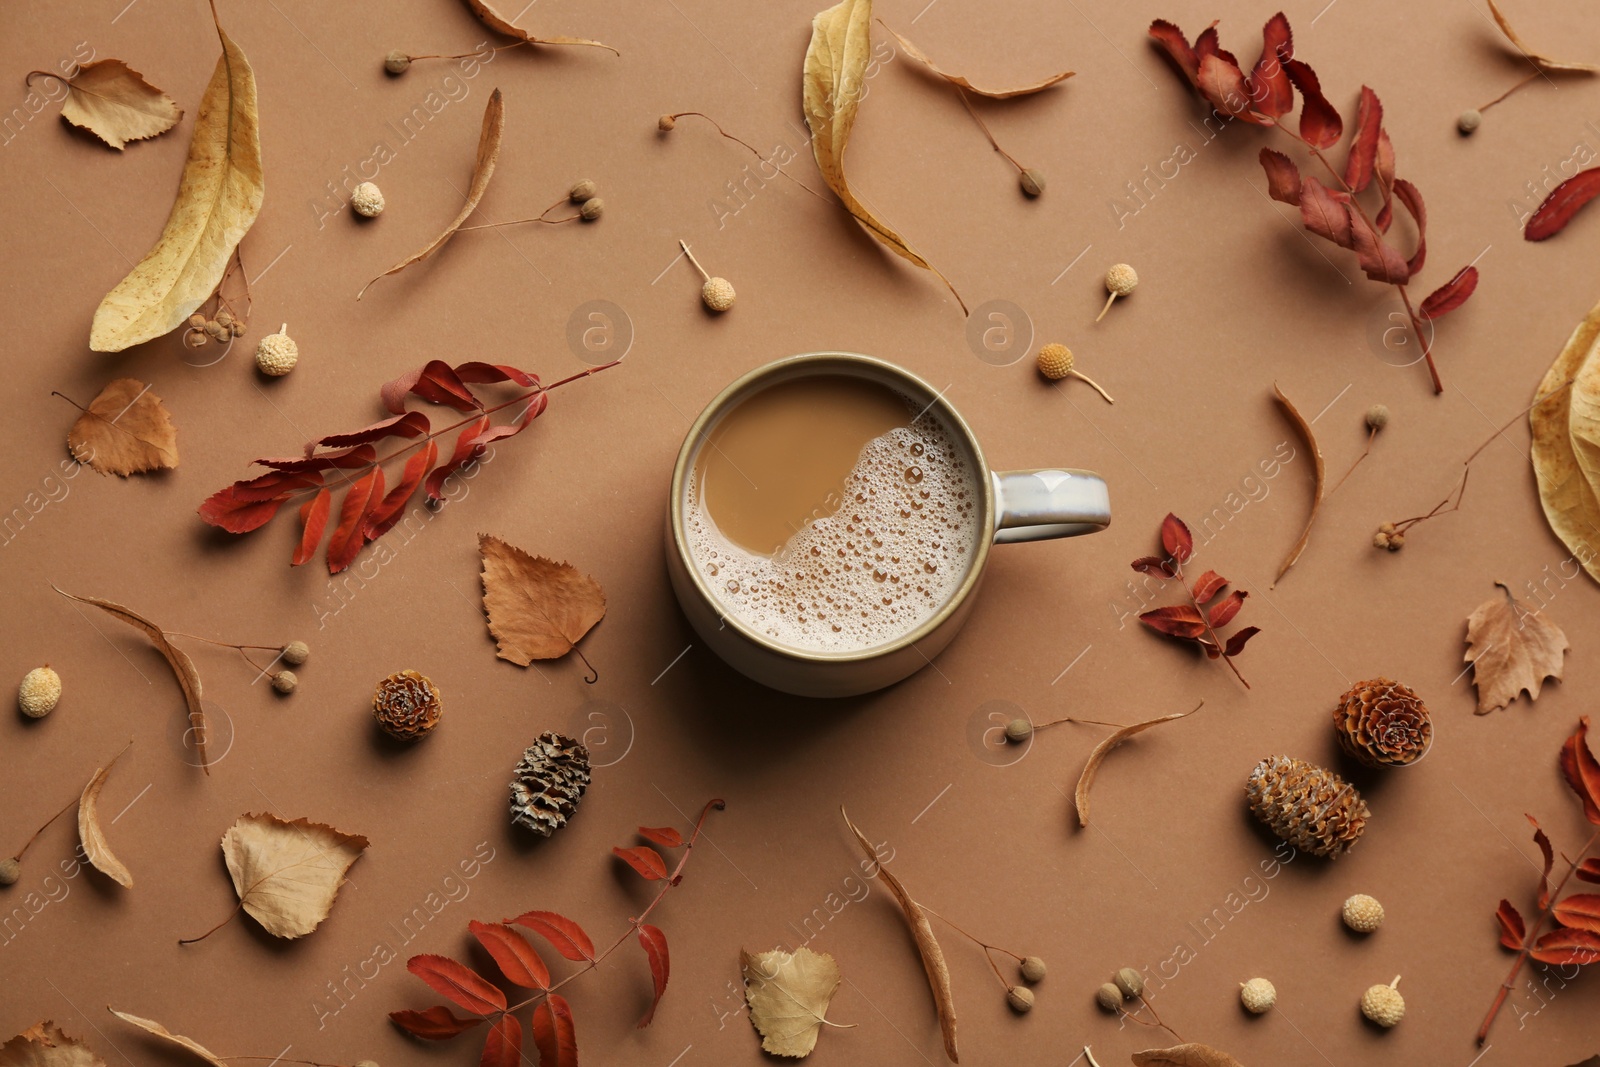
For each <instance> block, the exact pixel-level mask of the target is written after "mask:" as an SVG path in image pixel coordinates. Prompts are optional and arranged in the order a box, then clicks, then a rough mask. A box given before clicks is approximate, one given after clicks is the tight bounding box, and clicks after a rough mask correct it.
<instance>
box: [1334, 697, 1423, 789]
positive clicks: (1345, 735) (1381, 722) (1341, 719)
mask: <svg viewBox="0 0 1600 1067" xmlns="http://www.w3.org/2000/svg"><path fill="white" fill-rule="evenodd" d="M1333 728H1334V731H1335V732H1336V733H1337V734H1338V735H1339V747H1340V748H1342V749H1344V750H1345V752H1347V753H1348V754H1349V755H1351V756H1353V757H1355V758H1356V759H1357V760H1360V761H1361V762H1362V763H1364V764H1366V765H1367V766H1368V767H1404V766H1405V765H1406V764H1408V763H1415V762H1416V761H1417V760H1419V759H1421V758H1422V756H1423V754H1424V753H1426V752H1427V751H1428V745H1429V744H1430V743H1432V741H1433V722H1432V720H1431V719H1430V718H1429V717H1428V709H1427V707H1426V706H1425V705H1424V704H1423V703H1422V699H1421V698H1420V697H1418V696H1417V694H1416V693H1413V692H1412V691H1411V689H1410V688H1409V687H1407V686H1403V685H1401V684H1400V683H1399V682H1391V681H1390V680H1389V679H1387V678H1373V679H1370V680H1368V681H1365V682H1357V683H1356V684H1355V685H1354V686H1353V687H1351V689H1350V691H1349V692H1348V693H1346V694H1345V695H1344V696H1342V697H1340V698H1339V704H1338V706H1337V707H1335V708H1334V709H1333Z"/></svg>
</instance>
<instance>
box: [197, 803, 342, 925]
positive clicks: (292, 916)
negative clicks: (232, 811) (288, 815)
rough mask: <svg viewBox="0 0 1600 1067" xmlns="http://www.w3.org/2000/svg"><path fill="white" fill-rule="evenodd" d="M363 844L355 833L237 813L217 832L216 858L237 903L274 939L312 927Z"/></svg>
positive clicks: (329, 907) (330, 902) (323, 916)
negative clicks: (218, 856)
mask: <svg viewBox="0 0 1600 1067" xmlns="http://www.w3.org/2000/svg"><path fill="white" fill-rule="evenodd" d="M366 847H367V839H366V838H364V837H362V836H361V835H359V834H346V833H342V832H340V831H338V830H335V829H334V828H333V827H331V826H328V825H326V824H325V823H320V822H310V821H308V820H306V819H295V820H294V821H293V822H289V821H286V820H284V819H280V818H278V817H277V816H276V815H272V814H270V813H268V814H255V813H251V814H247V815H241V816H239V819H238V821H237V822H235V823H234V824H233V825H232V826H231V827H229V828H228V832H227V833H225V834H223V835H222V858H223V859H224V860H225V861H226V862H227V864H228V873H229V874H230V875H232V877H233V888H234V890H235V892H237V893H238V894H239V905H240V907H242V908H244V910H245V911H246V912H247V913H248V914H249V915H250V917H251V918H252V919H254V920H255V921H256V922H258V923H260V924H261V926H262V928H263V929H264V930H266V931H267V933H269V934H271V935H273V936H274V937H303V936H305V935H306V934H309V933H310V932H311V931H313V930H315V929H316V928H317V926H318V925H319V924H321V922H322V920H323V919H326V918H327V917H328V912H330V911H331V910H332V909H333V901H334V898H335V897H336V896H338V894H339V887H340V886H342V885H344V876H345V872H346V871H348V870H349V869H350V865H351V864H353V863H354V862H355V861H356V860H358V859H360V858H361V853H362V852H363V851H365V850H366Z"/></svg>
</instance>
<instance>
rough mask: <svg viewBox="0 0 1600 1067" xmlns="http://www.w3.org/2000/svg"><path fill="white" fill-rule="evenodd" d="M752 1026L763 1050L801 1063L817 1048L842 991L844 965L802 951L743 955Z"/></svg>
mask: <svg viewBox="0 0 1600 1067" xmlns="http://www.w3.org/2000/svg"><path fill="white" fill-rule="evenodd" d="M739 966H740V969H741V970H742V971H743V973H744V999H745V1003H746V1004H748V1005H749V1006H750V1023H751V1025H753V1026H754V1027H755V1028H756V1031H757V1032H758V1033H760V1034H761V1050H762V1051H763V1052H767V1053H771V1054H772V1055H774V1056H791V1057H793V1058H795V1059H800V1058H802V1057H804V1056H807V1055H809V1054H810V1052H811V1050H812V1049H814V1048H816V1047H817V1034H818V1033H820V1032H821V1030H822V1025H823V1023H825V1022H827V1015H828V1004H829V1003H830V1002H831V1001H832V1000H833V994H834V993H835V992H836V991H837V990H838V988H839V965H838V964H837V963H835V962H834V959H833V957H832V956H830V955H828V954H827V953H825V952H813V951H811V950H810V949H808V948H805V947H801V948H798V949H796V950H795V951H793V952H785V951H784V950H783V949H773V950H771V951H770V952H758V953H756V954H755V955H753V956H752V955H751V954H750V953H748V952H746V951H745V950H743V949H740V950H739Z"/></svg>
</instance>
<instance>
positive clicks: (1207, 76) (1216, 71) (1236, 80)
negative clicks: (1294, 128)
mask: <svg viewBox="0 0 1600 1067" xmlns="http://www.w3.org/2000/svg"><path fill="white" fill-rule="evenodd" d="M1200 93H1201V95H1202V96H1204V97H1205V98H1206V99H1207V100H1208V101H1210V103H1211V105H1212V106H1213V107H1215V108H1216V109H1217V110H1218V111H1220V112H1222V113H1223V114H1224V115H1232V116H1234V117H1236V118H1241V119H1245V120H1246V121H1257V122H1258V121H1260V120H1259V119H1258V118H1256V117H1255V116H1252V115H1250V114H1248V109H1249V107H1250V91H1249V90H1248V89H1247V88H1245V84H1244V72H1243V71H1241V70H1240V69H1239V67H1238V64H1236V63H1231V62H1229V61H1228V60H1226V59H1224V58H1222V56H1221V55H1217V54H1214V53H1212V54H1207V55H1204V56H1201V57H1200Z"/></svg>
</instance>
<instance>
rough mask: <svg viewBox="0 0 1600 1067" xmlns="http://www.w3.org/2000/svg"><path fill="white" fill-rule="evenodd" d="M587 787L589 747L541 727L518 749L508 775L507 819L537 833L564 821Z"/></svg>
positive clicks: (547, 832) (549, 831)
mask: <svg viewBox="0 0 1600 1067" xmlns="http://www.w3.org/2000/svg"><path fill="white" fill-rule="evenodd" d="M588 788H589V750H588V749H587V748H586V747H584V745H583V744H582V743H581V742H579V741H576V740H574V739H572V738H570V737H566V736H564V735H562V734H558V733H555V732H553V731H549V730H547V731H545V732H544V733H542V734H540V735H539V736H538V737H537V738H535V739H534V742H533V744H531V745H529V746H528V747H527V749H525V750H524V751H523V753H522V759H521V760H519V761H518V763H517V767H516V770H515V771H514V772H513V777H512V779H511V821H512V822H513V823H515V824H516V825H518V826H526V827H527V828H528V829H530V830H532V831H533V832H534V833H536V834H538V835H539V836H540V837H549V836H550V835H551V834H553V833H555V832H556V831H557V830H559V829H561V828H562V827H563V826H565V825H566V824H567V820H568V819H570V818H572V815H573V813H574V812H576V811H577V810H578V801H579V800H580V799H582V797H583V793H584V790H586V789H588Z"/></svg>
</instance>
